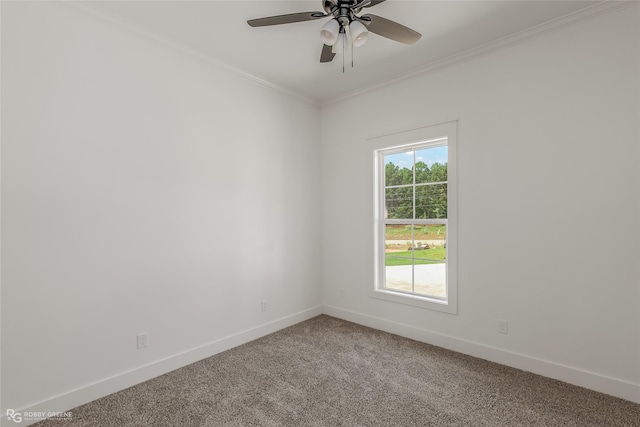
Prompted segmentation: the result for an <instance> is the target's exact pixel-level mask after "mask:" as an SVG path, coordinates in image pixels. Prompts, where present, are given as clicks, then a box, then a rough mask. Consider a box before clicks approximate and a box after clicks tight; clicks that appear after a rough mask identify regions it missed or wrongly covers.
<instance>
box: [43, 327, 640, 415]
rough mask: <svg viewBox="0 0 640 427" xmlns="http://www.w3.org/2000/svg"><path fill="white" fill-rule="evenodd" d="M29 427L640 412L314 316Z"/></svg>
mask: <svg viewBox="0 0 640 427" xmlns="http://www.w3.org/2000/svg"><path fill="white" fill-rule="evenodd" d="M72 413H73V417H72V419H71V420H64V421H61V420H58V421H55V420H48V421H43V422H40V423H38V424H36V426H38V427H52V426H56V427H59V426H65V427H77V426H96V427H97V426H100V427H110V426H113V427H116V426H117V427H127V426H158V427H160V426H162V427H164V426H166V427H177V426H349V427H351V426H384V427H388V426H403V427H404V426H424V427H426V426H496V427H501V426H563V427H568V426H576V427H587V426H607V427H609V426H640V405H638V404H634V403H631V402H628V401H625V400H621V399H617V398H614V397H611V396H607V395H604V394H600V393H596V392H593V391H589V390H586V389H583V388H580V387H576V386H572V385H569V384H565V383H562V382H559V381H555V380H551V379H548V378H544V377H541V376H538V375H534V374H531V373H527V372H523V371H520V370H517V369H512V368H508V367H505V366H502V365H498V364H495V363H491V362H487V361H484V360H481V359H476V358H473V357H470V356H465V355H462V354H459V353H455V352H452V351H448V350H444V349H442V348H438V347H434V346H431V345H428V344H424V343H420V342H417V341H412V340H409V339H406V338H401V337H398V336H396V335H392V334H388V333H384V332H380V331H377V330H374V329H370V328H366V327H363V326H359V325H356V324H353V323H349V322H345V321H342V320H339V319H335V318H332V317H329V316H324V315H323V316H319V317H316V318H313V319H311V320H308V321H306V322H303V323H299V324H297V325H294V326H292V327H290V328H287V329H283V330H281V331H279V332H276V333H274V334H271V335H268V336H266V337H264V338H261V339H258V340H256V341H252V342H250V343H247V344H245V345H242V346H240V347H236V348H234V349H231V350H228V351H226V352H223V353H220V354H217V355H215V356H213V357H210V358H208V359H205V360H202V361H200V362H197V363H194V364H192V365H189V366H186V367H184V368H181V369H178V370H176V371H173V372H170V373H168V374H166V375H163V376H160V377H158V378H155V379H153V380H150V381H147V382H145V383H142V384H139V385H136V386H134V387H131V388H128V389H126V390H123V391H121V392H118V393H115V394H112V395H109V396H107V397H104V398H101V399H98V400H96V401H94V402H91V403H88V404H86V405H83V406H80V407H78V408H75V409H73V410H72Z"/></svg>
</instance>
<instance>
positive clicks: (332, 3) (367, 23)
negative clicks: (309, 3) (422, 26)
mask: <svg viewBox="0 0 640 427" xmlns="http://www.w3.org/2000/svg"><path fill="white" fill-rule="evenodd" d="M383 1H385V0H322V7H323V9H324V12H299V13H290V14H286V15H276V16H269V17H266V18H258V19H250V20H249V21H247V24H249V25H250V26H252V27H265V26H270V25H280V24H291V23H294V22H303V21H312V20H315V19H322V18H329V17H330V18H331V19H330V20H329V21H328V22H327V23H326V24H325V25H324V27H322V30H321V31H320V38H321V39H322V42H323V43H324V45H323V46H322V52H321V53H320V62H331V61H332V60H333V58H334V57H335V55H336V54H341V53H344V51H345V47H346V46H347V43H351V46H352V47H359V46H362V45H363V44H364V43H365V42H366V41H367V39H368V38H369V32H372V33H374V34H378V35H380V36H382V37H386V38H388V39H391V40H395V41H398V42H400V43H405V44H413V43H415V42H417V41H418V40H419V39H420V37H422V34H420V33H418V32H416V31H414V30H412V29H411V28H407V27H405V26H404V25H400V24H398V23H397V22H394V21H391V20H389V19H386V18H383V17H381V16H378V15H373V14H371V13H368V14H366V15H360V16H359V14H360V12H362V10H363V9H364V8H369V7H372V6H376V5H378V4H380V3H382V2H383Z"/></svg>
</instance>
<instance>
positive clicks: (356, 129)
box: [322, 4, 640, 402]
mask: <svg viewBox="0 0 640 427" xmlns="http://www.w3.org/2000/svg"><path fill="white" fill-rule="evenodd" d="M638 17H639V13H638V5H637V4H636V5H635V6H632V7H628V8H625V9H622V10H618V11H615V12H612V13H609V14H606V15H603V16H599V17H597V18H595V19H593V20H589V21H585V22H582V23H579V24H576V25H574V26H571V27H568V28H565V29H562V30H560V31H555V32H553V33H549V34H546V35H540V36H537V37H535V38H531V39H528V40H525V41H520V42H518V43H516V44H512V45H510V46H507V47H503V48H501V49H499V50H495V51H492V52H489V53H485V54H483V55H481V56H477V57H473V58H468V59H466V60H464V61H462V62H458V63H456V64H454V65H450V66H447V67H445V68H440V69H437V70H434V71H432V72H429V73H427V74H423V75H420V76H417V77H413V78H411V79H408V80H404V81H401V82H398V83H394V84H392V85H389V86H386V87H382V88H379V89H377V90H375V91H372V92H368V93H365V94H361V95H359V96H356V97H354V98H350V99H347V100H344V101H342V102H339V103H335V104H332V105H329V106H327V107H326V108H324V110H323V125H322V130H323V135H322V196H323V199H322V200H323V206H322V219H323V223H324V227H323V230H324V231H323V244H324V246H323V274H324V276H323V285H324V288H323V289H324V301H325V304H326V308H325V311H326V312H328V313H330V314H333V315H336V316H340V317H343V318H347V319H350V320H354V321H358V322H360V323H365V324H368V325H371V326H375V327H379V328H382V329H387V330H390V331H393V332H396V333H400V334H404V335H407V336H411V337H414V338H417V339H424V340H426V341H430V342H434V343H436V344H439V345H444V346H447V347H450V348H454V349H457V350H462V351H465V352H467V353H471V354H475V355H478V356H481V357H485V358H488V359H491V360H496V361H500V362H502V363H506V364H510V365H513V366H518V367H521V368H524V369H528V370H532V371H535V372H539V373H543V374H545V375H548V376H552V377H556V378H561V379H563V380H565V381H569V382H574V383H577V384H581V385H584V386H587V387H590V388H594V389H596V390H600V391H604V392H608V393H611V394H616V395H619V396H622V397H625V398H627V399H632V400H636V401H638V402H640V292H639V290H640V285H639V283H640V282H639V275H638V259H639V258H640V248H639V243H640V240H639V232H640V229H639V218H640V212H639V194H640V193H639V185H638V183H639V174H638V169H639V151H638V147H639V141H640V132H639V113H640V105H639V94H640V67H639V63H640V61H639V59H640V43H639V35H640V34H639V32H638V28H639V19H638ZM449 119H459V128H458V130H459V133H458V159H459V163H458V166H459V167H458V170H459V175H458V178H459V181H458V183H459V185H458V190H459V198H458V203H459V204H458V208H459V209H458V213H459V222H458V225H459V241H458V243H459V250H458V256H459V266H458V274H459V276H458V277H459V281H458V289H459V293H458V301H459V305H458V308H459V311H458V315H450V314H445V313H440V312H435V311H428V310H424V309H420V308H416V307H412V306H408V305H400V304H394V303H390V302H386V301H382V300H378V299H372V298H370V297H369V296H368V295H367V290H368V288H369V287H370V286H373V255H372V254H373V249H372V244H373V240H372V230H373V225H372V224H373V219H372V212H373V209H372V201H371V199H372V197H371V190H370V189H371V177H370V176H369V174H368V171H369V163H370V162H371V161H372V160H371V157H370V151H368V148H367V147H366V141H365V140H366V138H369V137H372V136H377V135H382V134H386V133H390V132H392V131H398V130H407V129H412V128H417V127H421V126H426V125H429V124H434V123H438V122H442V121H446V120H449ZM336 123H351V124H352V125H351V126H339V125H336ZM341 289H342V290H343V291H344V295H345V296H344V298H340V292H339V290H341ZM497 319H506V320H508V321H509V327H510V329H509V334H508V335H503V334H498V333H497V322H496V321H497Z"/></svg>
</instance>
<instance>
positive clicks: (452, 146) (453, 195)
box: [367, 121, 458, 314]
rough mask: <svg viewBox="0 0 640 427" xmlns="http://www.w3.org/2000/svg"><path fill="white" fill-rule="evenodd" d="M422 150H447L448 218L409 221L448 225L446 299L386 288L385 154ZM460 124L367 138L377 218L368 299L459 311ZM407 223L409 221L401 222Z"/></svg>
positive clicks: (452, 123)
mask: <svg viewBox="0 0 640 427" xmlns="http://www.w3.org/2000/svg"><path fill="white" fill-rule="evenodd" d="M418 145H419V146H420V148H422V149H424V148H429V146H432V147H438V146H443V145H446V146H447V147H448V160H447V163H448V165H447V219H446V220H443V219H439V220H415V219H413V220H410V221H411V222H415V223H422V222H424V223H428V222H433V223H435V222H437V223H440V224H442V223H443V222H444V223H446V224H447V240H446V242H447V245H446V246H447V247H446V251H447V253H446V269H447V273H446V287H447V297H446V298H437V297H428V296H424V295H419V294H415V293H409V292H404V291H395V290H392V289H386V288H385V280H384V277H385V242H384V239H385V237H384V236H385V235H384V233H385V224H386V222H388V221H389V220H387V221H385V218H384V211H385V206H384V191H385V182H384V155H385V154H392V153H393V152H394V151H395V152H403V151H408V150H410V149H411V147H412V146H418ZM456 146H457V121H449V122H445V123H440V124H436V125H431V126H426V127H422V128H418V129H412V130H408V131H401V132H396V133H393V134H389V135H383V136H378V137H373V138H369V139H367V149H368V150H370V152H369V154H370V155H371V157H372V158H373V161H372V166H373V171H372V172H373V173H372V182H373V219H374V283H373V286H371V287H370V288H369V296H370V297H372V298H377V299H382V300H385V301H391V302H395V303H401V304H407V305H412V306H416V307H421V308H426V309H431V310H436V311H441V312H445V313H450V314H457V312H458V308H457V307H458V304H457V301H458V289H457V265H458V262H457V246H458V245H457V242H458V238H457V236H458V230H457V228H458V227H457V223H458V221H457V218H458V215H457V213H458V212H457V170H456V169H457V158H456ZM400 222H404V223H406V222H407V221H404V220H402V221H400Z"/></svg>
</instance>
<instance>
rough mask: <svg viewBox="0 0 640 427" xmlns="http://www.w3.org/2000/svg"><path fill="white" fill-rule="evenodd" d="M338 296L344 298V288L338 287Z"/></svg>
mask: <svg viewBox="0 0 640 427" xmlns="http://www.w3.org/2000/svg"><path fill="white" fill-rule="evenodd" d="M338 296H339V297H340V298H344V289H340V290H339V291H338Z"/></svg>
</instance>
